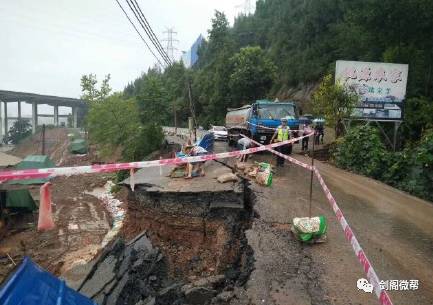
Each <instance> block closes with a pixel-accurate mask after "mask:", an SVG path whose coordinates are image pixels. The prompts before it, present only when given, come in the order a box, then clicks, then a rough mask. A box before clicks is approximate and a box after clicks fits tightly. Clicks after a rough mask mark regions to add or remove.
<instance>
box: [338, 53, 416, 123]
mask: <svg viewBox="0 0 433 305" xmlns="http://www.w3.org/2000/svg"><path fill="white" fill-rule="evenodd" d="M407 74H408V65H403V64H390V63H374V62H358V61H343V60H338V61H337V63H336V69H335V80H336V82H339V83H341V84H343V85H344V86H345V87H346V88H348V89H349V90H351V91H353V92H355V93H356V94H357V95H358V96H359V97H360V101H359V105H358V106H357V107H356V108H355V111H354V113H353V114H352V116H355V117H361V118H373V119H393V120H400V119H401V118H402V111H401V110H402V102H403V100H404V98H405V95H406V83H407Z"/></svg>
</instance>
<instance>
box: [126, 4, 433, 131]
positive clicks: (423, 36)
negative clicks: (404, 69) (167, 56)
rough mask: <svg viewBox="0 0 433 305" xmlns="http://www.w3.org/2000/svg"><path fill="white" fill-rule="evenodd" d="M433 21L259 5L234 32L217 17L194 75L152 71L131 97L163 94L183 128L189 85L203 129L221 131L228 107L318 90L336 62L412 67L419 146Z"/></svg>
mask: <svg viewBox="0 0 433 305" xmlns="http://www.w3.org/2000/svg"><path fill="white" fill-rule="evenodd" d="M432 20H433V1H429V0H414V1H408V0H352V1H347V0H346V1H343V0H266V1H265V0H260V1H257V5H256V11H255V13H254V14H252V15H248V16H240V17H238V18H237V19H236V21H235V23H234V26H233V27H230V26H229V23H228V21H227V19H226V17H225V16H224V14H222V13H220V12H216V14H215V17H214V18H213V20H212V28H211V29H209V35H208V39H207V42H206V43H205V44H204V45H203V47H202V48H201V50H200V59H199V62H198V64H197V65H196V66H195V67H194V68H193V69H192V70H186V69H184V68H183V67H182V66H181V64H175V65H174V66H172V67H169V68H168V69H166V70H165V72H160V73H159V72H157V71H155V70H154V71H150V72H149V73H146V74H143V76H142V77H140V78H138V79H137V80H135V81H134V82H133V83H131V84H130V85H128V86H127V88H126V89H125V94H126V95H127V96H143V98H144V99H146V98H147V97H146V96H145V95H147V94H149V90H143V89H144V88H146V89H149V86H151V87H152V88H154V89H156V87H157V86H161V88H159V89H157V92H158V93H159V94H160V96H159V97H158V100H160V101H161V103H163V104H165V107H163V108H161V110H164V111H165V113H164V118H165V119H171V121H170V123H171V124H172V121H173V107H176V109H177V110H178V111H179V118H180V119H179V121H180V122H185V120H184V119H185V117H186V116H188V113H189V106H188V105H189V100H188V92H187V90H186V88H187V83H188V81H191V83H192V98H193V100H194V103H195V105H196V111H197V114H198V118H199V122H200V123H201V124H203V125H206V124H208V123H221V122H222V121H223V118H224V115H225V112H226V108H227V107H234V106H239V105H241V104H244V103H248V102H250V101H251V100H253V99H256V98H262V97H270V98H274V97H276V96H278V97H280V98H285V97H287V94H288V93H289V89H292V88H294V87H302V86H305V85H306V84H309V83H317V82H319V81H320V79H321V77H323V76H324V75H325V73H327V72H330V73H333V70H334V66H335V61H336V60H338V59H346V60H363V61H385V62H394V63H407V64H409V81H408V82H409V83H408V91H407V93H408V94H407V97H408V100H407V103H406V117H407V124H406V127H404V128H403V130H404V132H405V136H406V137H409V138H413V139H418V138H419V137H420V135H421V132H422V130H423V129H424V128H425V127H426V126H427V125H428V124H431V122H432V120H433V119H432V118H431V116H426V115H425V114H426V113H428V112H431V111H433V107H432V102H431V101H432V100H433V67H432V65H433V39H432V37H433V22H432ZM251 47H254V48H251ZM242 48H247V49H244V50H242ZM241 50H242V51H241ZM307 108H308V105H307ZM306 110H310V109H306Z"/></svg>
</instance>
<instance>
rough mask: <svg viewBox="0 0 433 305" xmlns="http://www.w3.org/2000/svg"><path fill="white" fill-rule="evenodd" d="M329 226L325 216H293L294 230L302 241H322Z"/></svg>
mask: <svg viewBox="0 0 433 305" xmlns="http://www.w3.org/2000/svg"><path fill="white" fill-rule="evenodd" d="M327 227H328V226H327V223H326V218H325V217H324V216H318V217H311V218H309V217H302V218H293V225H292V232H293V234H295V236H296V237H297V238H298V239H299V240H301V241H304V242H315V241H316V242H318V241H319V242H320V241H323V240H324V237H325V236H326V235H325V234H326V230H327Z"/></svg>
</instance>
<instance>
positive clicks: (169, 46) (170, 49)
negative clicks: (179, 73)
mask: <svg viewBox="0 0 433 305" xmlns="http://www.w3.org/2000/svg"><path fill="white" fill-rule="evenodd" d="M164 34H166V35H167V36H166V37H167V38H165V39H163V41H165V42H166V47H165V52H166V53H167V55H168V57H169V58H170V60H171V61H172V62H173V61H174V51H175V50H177V48H175V47H174V45H173V42H179V40H177V39H174V36H175V35H177V32H175V31H174V28H167V31H165V32H164Z"/></svg>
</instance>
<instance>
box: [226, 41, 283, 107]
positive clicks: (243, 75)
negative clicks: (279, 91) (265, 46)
mask: <svg viewBox="0 0 433 305" xmlns="http://www.w3.org/2000/svg"><path fill="white" fill-rule="evenodd" d="M230 64H231V65H232V73H231V74H230V82H229V87H230V93H231V96H232V99H233V100H234V103H235V104H236V105H235V106H240V105H241V104H242V103H246V102H251V101H252V100H256V99H259V98H263V97H265V96H266V94H267V93H268V92H269V90H270V89H271V87H272V85H273V81H274V79H275V77H276V70H277V68H276V67H275V65H274V63H273V62H272V61H271V60H270V59H269V58H267V56H266V54H265V52H264V51H263V50H262V49H261V48H260V47H245V48H242V49H241V50H240V52H239V53H236V54H235V55H234V56H233V57H232V58H231V59H230Z"/></svg>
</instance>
